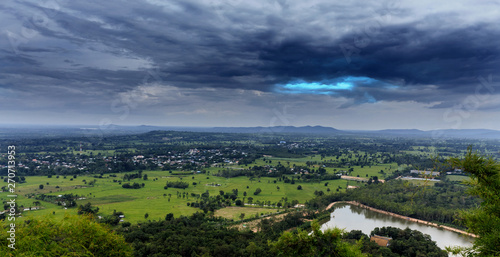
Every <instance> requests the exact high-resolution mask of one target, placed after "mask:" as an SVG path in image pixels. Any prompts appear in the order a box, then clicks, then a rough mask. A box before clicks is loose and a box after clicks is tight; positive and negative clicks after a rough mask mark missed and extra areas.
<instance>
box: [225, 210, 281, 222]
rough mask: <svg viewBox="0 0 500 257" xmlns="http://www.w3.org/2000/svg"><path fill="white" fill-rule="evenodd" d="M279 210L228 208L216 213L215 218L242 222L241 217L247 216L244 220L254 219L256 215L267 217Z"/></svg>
mask: <svg viewBox="0 0 500 257" xmlns="http://www.w3.org/2000/svg"><path fill="white" fill-rule="evenodd" d="M278 211H279V210H277V209H275V208H260V207H227V208H224V209H220V210H217V211H215V216H220V217H224V218H227V219H233V220H240V219H241V217H240V215H241V214H242V213H244V214H245V216H244V218H250V217H254V216H255V215H257V216H260V215H266V214H271V213H276V212H278Z"/></svg>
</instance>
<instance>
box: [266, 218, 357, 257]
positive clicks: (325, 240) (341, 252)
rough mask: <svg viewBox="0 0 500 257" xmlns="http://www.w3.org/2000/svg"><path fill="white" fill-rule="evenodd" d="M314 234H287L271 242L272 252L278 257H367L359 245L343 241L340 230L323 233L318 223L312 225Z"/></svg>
mask: <svg viewBox="0 0 500 257" xmlns="http://www.w3.org/2000/svg"><path fill="white" fill-rule="evenodd" d="M311 226H312V230H313V231H312V233H311V234H310V235H309V233H308V232H307V231H303V230H301V229H298V230H297V233H292V232H289V231H287V232H285V233H283V234H282V235H281V236H280V238H279V239H278V240H277V241H274V242H269V246H270V247H271V251H272V252H273V253H274V254H276V255H277V256H345V257H350V256H352V257H355V256H356V257H357V256H366V255H365V254H363V253H362V252H361V250H360V249H359V246H358V245H351V244H349V243H347V242H343V241H342V234H343V231H342V230H341V229H339V228H334V229H328V230H326V231H325V232H322V231H321V230H320V229H319V227H320V226H319V224H318V222H317V221H313V223H312V225H311Z"/></svg>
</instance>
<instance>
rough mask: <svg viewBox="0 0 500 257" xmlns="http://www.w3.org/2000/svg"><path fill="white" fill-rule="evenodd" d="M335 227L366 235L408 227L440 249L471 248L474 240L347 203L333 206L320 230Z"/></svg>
mask: <svg viewBox="0 0 500 257" xmlns="http://www.w3.org/2000/svg"><path fill="white" fill-rule="evenodd" d="M335 226H336V227H339V228H344V229H346V231H351V230H361V231H362V232H363V233H365V234H367V235H370V232H371V231H372V230H373V229H374V228H376V227H388V226H391V227H397V228H401V229H405V228H407V227H409V228H410V229H414V230H418V231H420V232H422V233H424V234H428V235H430V236H431V237H432V240H434V241H436V243H437V245H438V246H439V247H440V248H441V249H444V247H446V246H471V245H472V242H473V240H474V239H473V238H472V237H469V236H466V235H462V234H459V233H456V232H452V231H448V230H444V229H441V228H437V227H432V226H428V225H424V224H419V223H415V222H412V221H408V220H405V219H402V218H398V217H393V216H389V215H387V214H384V213H379V212H375V211H372V210H368V209H366V208H362V207H358V206H354V205H351V204H347V203H341V204H336V205H335V210H334V211H333V212H332V214H331V218H330V221H328V222H326V223H325V224H323V225H322V226H321V230H325V229H327V228H331V227H335Z"/></svg>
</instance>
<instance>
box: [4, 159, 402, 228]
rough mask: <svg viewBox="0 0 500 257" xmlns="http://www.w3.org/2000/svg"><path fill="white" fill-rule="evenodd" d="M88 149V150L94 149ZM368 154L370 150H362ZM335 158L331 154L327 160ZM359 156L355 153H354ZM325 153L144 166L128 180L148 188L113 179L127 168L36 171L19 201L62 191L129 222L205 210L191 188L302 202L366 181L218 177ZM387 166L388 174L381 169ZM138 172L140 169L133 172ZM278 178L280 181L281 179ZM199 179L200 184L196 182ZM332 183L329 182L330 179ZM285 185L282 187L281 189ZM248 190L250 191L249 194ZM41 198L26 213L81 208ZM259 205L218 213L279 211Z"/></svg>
mask: <svg viewBox="0 0 500 257" xmlns="http://www.w3.org/2000/svg"><path fill="white" fill-rule="evenodd" d="M89 152H90V151H87V152H86V154H89ZM93 154H94V155H97V154H101V155H103V154H104V155H108V154H113V151H93ZM359 154H360V155H363V154H364V153H361V152H360V153H359ZM341 157H342V158H346V159H349V156H348V155H343V156H341ZM331 158H334V157H326V158H324V159H325V160H328V159H331ZM351 158H354V155H352V156H351ZM321 160H322V159H321V156H320V155H315V156H309V157H304V158H276V157H264V158H260V159H257V160H256V161H255V162H254V163H252V164H249V165H248V166H239V165H236V164H232V165H224V166H223V167H211V168H208V169H206V170H207V171H208V172H210V175H208V174H198V173H196V174H190V175H172V174H170V173H169V172H168V171H144V173H143V174H147V175H148V180H143V179H142V178H141V179H133V180H131V181H124V182H123V183H125V182H129V183H134V182H137V183H139V184H142V183H144V184H145V186H144V188H140V189H125V188H122V186H121V184H119V183H117V182H113V180H122V179H123V175H124V174H125V173H117V174H115V175H116V177H110V176H109V175H110V174H106V175H105V176H104V177H103V178H94V177H93V176H77V177H76V178H73V176H69V175H68V176H66V177H65V176H52V177H51V178H48V177H47V176H43V177H42V176H30V177H26V183H23V184H18V185H17V188H16V193H17V194H18V199H17V203H18V206H22V208H23V209H24V208H30V207H34V206H35V201H36V199H33V198H27V197H26V195H28V194H33V193H34V194H49V195H62V194H70V193H72V194H77V195H79V196H80V197H83V198H85V199H82V200H77V204H78V205H83V204H86V203H87V202H90V203H91V204H92V205H94V206H97V207H99V211H100V213H101V214H104V215H108V214H111V213H112V212H113V211H114V210H116V211H122V212H124V214H125V219H124V220H126V221H129V222H133V223H134V222H138V221H144V220H146V218H145V214H146V213H147V214H148V215H147V216H148V217H147V219H149V220H158V219H164V217H165V215H166V214H167V213H173V214H174V216H176V217H177V216H180V215H190V214H192V213H195V212H198V211H201V210H200V209H198V208H193V207H189V206H187V203H189V202H195V201H196V198H194V197H192V196H191V193H194V194H202V193H204V192H207V191H208V192H209V193H210V195H212V196H213V195H218V194H219V191H220V190H222V191H224V192H231V190H232V189H238V192H239V194H238V198H239V199H240V200H244V202H247V201H246V199H247V198H248V197H252V198H253V199H254V202H256V201H257V200H258V201H261V202H262V201H270V202H271V203H275V202H278V201H280V200H282V199H284V198H286V199H287V200H288V201H289V202H291V201H292V200H297V201H299V203H302V204H303V203H305V202H306V201H307V200H309V199H311V198H313V197H315V195H314V192H315V191H319V190H322V191H323V192H325V193H327V190H328V189H330V191H331V192H336V191H337V190H339V191H343V190H345V188H347V186H348V185H356V186H361V185H363V183H361V182H356V181H346V180H343V179H339V180H330V181H321V182H314V183H313V182H302V181H300V182H296V183H295V184H290V183H284V182H282V181H281V182H280V181H279V180H278V179H277V178H273V177H261V178H260V179H253V180H250V179H249V178H247V177H243V176H241V177H235V178H223V177H217V176H213V175H212V174H216V173H217V172H218V170H222V169H225V168H232V169H243V168H250V167H252V166H254V165H261V166H262V165H267V164H269V163H268V162H269V161H271V162H272V163H271V164H272V165H275V164H277V162H280V163H281V164H283V165H285V166H289V167H293V165H296V166H305V163H306V162H307V161H317V162H320V161H321ZM319 167H320V165H319V164H316V165H311V166H310V168H314V169H318V168H319ZM348 168H349V167H342V168H336V169H334V168H328V167H327V168H326V170H327V172H328V173H330V174H335V173H338V172H339V171H340V170H347V169H348ZM351 168H353V169H354V171H353V172H352V173H351V176H358V175H359V176H360V177H363V178H367V177H371V176H378V177H379V178H380V179H383V178H385V176H387V175H390V174H392V172H393V171H394V170H396V169H397V168H398V166H397V164H396V163H390V164H377V165H373V166H364V167H360V166H351ZM381 171H383V173H381ZM131 173H134V172H131ZM180 180H182V181H184V182H188V183H189V187H188V188H187V189H176V188H169V189H164V186H165V185H166V182H167V181H180ZM275 180H276V183H275ZM93 181H95V182H94V185H89V182H93ZM193 182H194V183H196V185H193ZM327 182H328V186H325V183H327ZM214 184H219V185H220V186H213V185H214ZM40 185H43V189H40ZM299 185H300V186H301V187H302V190H298V189H297V187H298V186H299ZM278 187H279V189H278ZM257 188H260V189H261V190H262V192H261V193H260V194H259V195H257V196H255V195H254V194H253V193H254V192H255V190H256V189H257ZM177 192H180V193H181V194H182V192H186V193H187V195H186V196H184V197H183V196H182V195H181V196H178V195H177ZM244 192H246V194H247V196H246V197H244ZM6 195H7V193H0V200H1V201H5V200H7V198H6ZM40 202H41V209H40V210H32V211H25V212H24V213H23V216H25V217H30V216H40V215H53V216H54V217H56V218H58V217H63V215H64V213H66V212H70V213H76V208H70V209H64V208H63V207H61V206H57V205H55V204H52V203H48V202H45V201H40ZM254 208H255V207H244V208H242V210H243V211H236V212H235V211H234V210H238V209H237V208H233V209H228V208H226V209H224V210H219V211H218V212H217V214H216V215H221V216H224V217H230V218H232V219H234V218H235V216H238V217H239V215H240V214H241V213H242V212H243V213H245V215H254V214H255V212H259V213H268V212H276V211H277V209H276V208H275V209H268V208H264V209H265V210H256V209H254Z"/></svg>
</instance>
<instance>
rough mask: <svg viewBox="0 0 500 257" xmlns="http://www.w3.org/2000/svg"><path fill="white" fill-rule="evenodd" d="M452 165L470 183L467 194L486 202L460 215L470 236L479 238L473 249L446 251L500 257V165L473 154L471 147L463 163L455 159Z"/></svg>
mask: <svg viewBox="0 0 500 257" xmlns="http://www.w3.org/2000/svg"><path fill="white" fill-rule="evenodd" d="M450 162H451V163H452V165H454V166H455V167H458V168H462V169H463V171H464V172H466V173H467V174H469V176H470V178H471V180H470V181H467V182H465V183H466V184H468V185H470V186H471V188H470V189H469V191H468V193H469V194H471V195H476V196H478V197H480V198H481V199H482V200H483V202H482V203H481V205H480V206H478V207H477V208H474V209H472V210H468V211H461V212H460V218H461V221H462V222H463V223H464V225H465V226H467V227H468V228H469V232H471V233H474V234H476V235H477V236H478V238H476V240H475V241H474V245H473V247H472V248H450V249H447V250H449V251H450V252H453V253H455V254H457V253H460V254H462V255H464V256H500V163H498V162H497V161H495V160H493V159H492V158H491V157H489V158H486V157H485V156H482V155H480V154H478V153H477V152H472V147H469V148H468V150H467V154H466V155H465V158H464V159H463V160H460V159H457V158H453V159H451V160H450Z"/></svg>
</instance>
